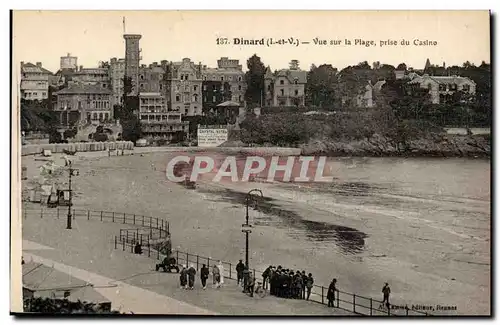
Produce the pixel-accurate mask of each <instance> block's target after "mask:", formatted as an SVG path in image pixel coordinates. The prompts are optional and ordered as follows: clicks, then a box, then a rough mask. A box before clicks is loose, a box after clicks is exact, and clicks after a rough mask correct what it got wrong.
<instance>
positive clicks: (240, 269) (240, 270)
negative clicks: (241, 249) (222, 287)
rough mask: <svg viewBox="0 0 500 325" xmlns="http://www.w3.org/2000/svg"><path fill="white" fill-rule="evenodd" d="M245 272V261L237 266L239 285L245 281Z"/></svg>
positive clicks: (241, 261)
mask: <svg viewBox="0 0 500 325" xmlns="http://www.w3.org/2000/svg"><path fill="white" fill-rule="evenodd" d="M244 270H245V264H243V260H240V261H239V262H238V264H236V276H237V278H238V284H240V283H241V281H243V271H244Z"/></svg>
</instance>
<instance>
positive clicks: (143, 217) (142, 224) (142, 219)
mask: <svg viewBox="0 0 500 325" xmlns="http://www.w3.org/2000/svg"><path fill="white" fill-rule="evenodd" d="M142 225H143V226H144V216H142Z"/></svg>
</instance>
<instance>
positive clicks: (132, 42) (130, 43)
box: [123, 34, 142, 96]
mask: <svg viewBox="0 0 500 325" xmlns="http://www.w3.org/2000/svg"><path fill="white" fill-rule="evenodd" d="M141 37H142V36H141V35H139V34H125V35H123V38H124V39H125V76H126V77H130V78H131V79H132V92H131V93H130V94H129V96H137V95H138V89H139V87H138V86H137V82H138V80H139V62H140V60H141V53H140V52H141V50H140V48H139V40H140V39H141Z"/></svg>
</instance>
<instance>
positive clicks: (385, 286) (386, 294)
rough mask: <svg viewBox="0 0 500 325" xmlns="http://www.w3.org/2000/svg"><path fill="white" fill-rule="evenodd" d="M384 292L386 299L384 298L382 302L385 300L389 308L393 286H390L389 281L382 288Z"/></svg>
mask: <svg viewBox="0 0 500 325" xmlns="http://www.w3.org/2000/svg"><path fill="white" fill-rule="evenodd" d="M382 293H383V294H384V300H382V304H383V303H384V302H385V306H386V307H387V309H389V307H390V304H389V296H390V294H391V288H389V283H387V282H386V283H385V285H384V287H383V288H382Z"/></svg>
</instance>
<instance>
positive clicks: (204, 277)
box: [200, 264, 210, 290]
mask: <svg viewBox="0 0 500 325" xmlns="http://www.w3.org/2000/svg"><path fill="white" fill-rule="evenodd" d="M209 274H210V270H209V269H208V267H207V266H206V265H205V264H203V266H202V267H201V271H200V278H201V285H202V286H203V290H205V289H206V288H207V279H208V276H209Z"/></svg>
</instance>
